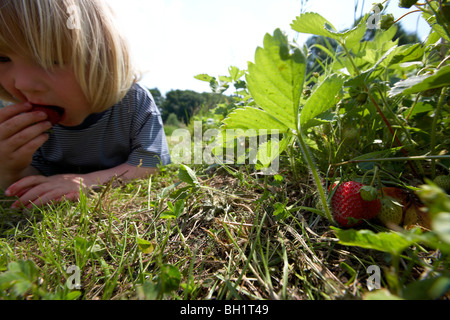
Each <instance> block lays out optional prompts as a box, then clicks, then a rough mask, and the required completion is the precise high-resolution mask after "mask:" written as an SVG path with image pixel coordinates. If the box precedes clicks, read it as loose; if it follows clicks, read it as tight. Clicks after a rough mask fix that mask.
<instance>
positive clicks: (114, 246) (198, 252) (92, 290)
mask: <svg viewBox="0 0 450 320" xmlns="http://www.w3.org/2000/svg"><path fill="white" fill-rule="evenodd" d="M176 172H177V171H176V169H175V168H167V169H165V170H164V172H163V173H162V174H161V175H160V176H157V177H153V178H152V179H151V180H142V181H135V182H133V183H130V184H120V183H116V185H114V186H113V185H109V186H105V187H104V188H103V189H102V190H97V191H96V192H93V193H92V194H90V196H89V197H86V198H82V199H81V200H80V202H79V203H78V204H71V203H65V204H61V205H58V206H53V207H51V206H47V207H45V208H42V209H35V210H33V211H31V212H13V211H11V210H10V209H8V203H9V202H8V201H9V200H8V199H3V200H2V208H3V209H2V213H1V220H2V221H1V225H0V227H1V229H0V230H1V235H2V242H1V243H0V244H1V245H2V247H1V248H0V249H2V251H1V252H2V260H0V261H1V262H2V264H1V267H2V268H3V270H5V269H6V264H7V263H8V262H11V261H16V260H32V261H34V262H35V264H36V265H37V266H38V268H39V274H40V275H39V277H38V278H37V279H35V281H36V286H37V287H39V288H40V290H41V291H42V290H44V291H45V292H47V293H49V294H54V295H55V294H58V293H59V294H63V293H61V292H65V294H67V292H68V290H67V286H66V281H67V280H68V278H69V276H70V274H68V273H67V272H66V268H67V267H68V266H70V265H77V266H78V267H79V268H80V270H81V289H80V294H81V295H80V296H79V298H80V299H87V300H94V299H138V298H141V299H154V298H164V299H196V300H205V299H270V300H274V299H282V300H290V299H295V300H302V299H308V300H311V299H314V300H317V299H318V300H323V299H331V300H336V299H361V298H362V297H363V295H364V293H365V292H367V286H366V279H367V277H368V274H367V267H368V266H369V265H373V264H375V265H378V266H380V267H382V268H384V267H385V268H388V267H389V263H388V261H387V260H386V259H387V258H388V256H387V255H385V254H383V253H380V252H377V251H374V250H365V249H361V248H357V247H352V248H349V247H345V246H342V245H340V244H338V239H337V238H336V237H335V235H334V233H333V232H332V231H331V230H330V228H329V227H330V223H329V222H328V221H327V220H326V219H324V218H322V217H320V216H318V215H316V214H314V213H311V212H308V211H306V210H303V209H302V210H300V209H299V210H297V209H295V208H296V207H299V206H310V205H311V204H312V203H313V199H314V197H313V196H312V195H314V188H313V187H312V186H311V183H310V182H309V180H308V179H305V180H304V181H289V180H288V179H285V180H284V181H283V184H281V185H274V186H270V184H269V185H268V187H267V190H266V189H265V187H264V179H263V178H262V177H257V176H253V175H249V176H245V179H243V178H242V176H241V178H239V175H237V174H235V175H231V174H229V173H227V172H226V171H224V170H220V169H219V170H217V171H215V172H213V173H210V174H209V175H202V174H201V173H200V172H199V175H198V177H199V180H200V185H201V187H200V188H186V184H184V183H181V184H179V181H178V180H177V176H176ZM116 182H117V181H116ZM171 186H172V187H171ZM169 190H170V191H169ZM180 190H184V191H186V192H188V194H184V197H185V202H184V210H183V212H182V214H181V215H180V216H179V217H178V218H177V219H163V218H161V214H163V213H164V212H166V211H167V210H168V206H167V205H168V202H169V201H171V202H175V201H176V200H177V198H178V199H180V193H179V191H180ZM265 191H267V192H265ZM181 196H183V195H182V194H181ZM282 202H285V204H286V206H285V207H286V208H288V209H289V208H291V206H293V210H291V211H289V210H287V211H285V212H284V216H283V217H281V216H280V215H277V216H275V215H274V214H273V213H274V207H275V204H276V203H282ZM137 239H142V240H144V241H147V242H148V244H149V246H148V247H147V248H143V247H142V246H140V245H139V243H138V241H137ZM167 265H171V266H174V267H175V269H176V270H178V271H179V276H180V278H179V279H178V280H177V281H178V286H177V287H176V289H174V290H169V289H167V290H166V289H162V288H163V287H161V286H164V285H165V284H164V281H170V279H169V280H167V279H166V280H164V279H165V278H164V275H163V274H162V271H161V270H164V266H167ZM408 268H410V266H408V264H407V262H405V265H404V271H405V272H407V273H408V275H407V277H408V278H414V277H418V276H419V275H420V273H422V272H424V270H419V269H417V267H415V268H413V269H412V270H409V269H408ZM64 290H65V291H64ZM158 290H159V292H158ZM36 295H38V293H36V292H34V293H33V292H28V293H27V294H25V295H24V297H25V298H29V299H31V298H36ZM11 297H12V296H11V295H9V296H8V295H5V294H4V298H11ZM43 297H44V298H45V297H47V298H48V297H50V298H51V297H53V296H42V295H41V297H40V298H43Z"/></svg>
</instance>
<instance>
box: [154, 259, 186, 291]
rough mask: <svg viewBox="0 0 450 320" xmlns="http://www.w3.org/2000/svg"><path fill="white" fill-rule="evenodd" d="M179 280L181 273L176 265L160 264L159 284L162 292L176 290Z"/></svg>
mask: <svg viewBox="0 0 450 320" xmlns="http://www.w3.org/2000/svg"><path fill="white" fill-rule="evenodd" d="M180 282H181V273H180V271H179V270H178V268H177V267H175V266H173V265H170V264H165V265H162V266H161V270H160V274H159V285H160V289H161V292H162V293H170V292H172V291H174V290H177V289H178V288H179V286H180Z"/></svg>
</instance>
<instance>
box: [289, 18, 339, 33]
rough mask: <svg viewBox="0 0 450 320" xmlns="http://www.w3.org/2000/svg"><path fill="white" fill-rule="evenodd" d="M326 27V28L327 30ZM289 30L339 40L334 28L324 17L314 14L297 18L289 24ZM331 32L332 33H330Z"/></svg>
mask: <svg viewBox="0 0 450 320" xmlns="http://www.w3.org/2000/svg"><path fill="white" fill-rule="evenodd" d="M327 27H328V28H327ZM291 28H292V29H293V30H295V31H297V32H301V33H307V34H314V35H317V36H323V37H328V38H332V39H335V40H340V39H341V36H340V34H339V33H337V31H336V28H335V27H333V25H332V24H331V23H330V22H329V21H328V20H327V19H325V18H324V17H322V16H321V15H320V14H318V13H315V12H306V13H303V14H301V15H300V16H298V17H297V18H296V19H295V20H294V21H293V22H292V24H291ZM330 29H331V30H333V31H334V32H332V31H330Z"/></svg>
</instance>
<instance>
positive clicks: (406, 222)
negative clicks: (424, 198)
mask: <svg viewBox="0 0 450 320" xmlns="http://www.w3.org/2000/svg"><path fill="white" fill-rule="evenodd" d="M418 222H419V216H418V215H417V210H416V206H414V205H412V206H410V207H409V208H408V209H406V210H405V217H404V219H403V227H404V228H405V229H412V228H414V227H415V226H416V225H417V224H418Z"/></svg>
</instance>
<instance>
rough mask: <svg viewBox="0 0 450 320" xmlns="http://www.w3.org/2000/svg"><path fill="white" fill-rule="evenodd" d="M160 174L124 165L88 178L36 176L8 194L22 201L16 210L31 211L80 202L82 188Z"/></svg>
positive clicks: (14, 186)
mask: <svg viewBox="0 0 450 320" xmlns="http://www.w3.org/2000/svg"><path fill="white" fill-rule="evenodd" d="M156 172H157V169H156V168H142V167H134V166H131V165H128V164H122V165H119V166H117V167H114V168H111V169H106V170H101V171H96V172H91V173H88V174H84V175H76V174H61V175H55V176H50V177H45V176H42V175H32V176H28V177H25V178H23V179H21V180H19V181H17V182H16V183H14V184H12V185H11V186H10V187H9V188H8V189H7V190H6V192H5V194H6V196H8V197H14V196H17V197H19V200H17V201H16V202H15V203H14V204H13V207H19V206H21V205H25V206H26V207H29V208H31V207H32V204H35V205H37V206H41V205H43V204H46V203H49V202H52V201H55V202H59V201H62V200H63V199H68V200H78V199H79V197H80V187H81V188H83V189H85V188H91V187H94V186H98V185H103V184H106V183H107V182H109V181H110V180H111V179H112V178H113V177H114V176H117V177H120V179H122V180H125V181H130V180H134V179H141V178H146V177H148V176H149V175H151V174H154V173H156Z"/></svg>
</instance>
